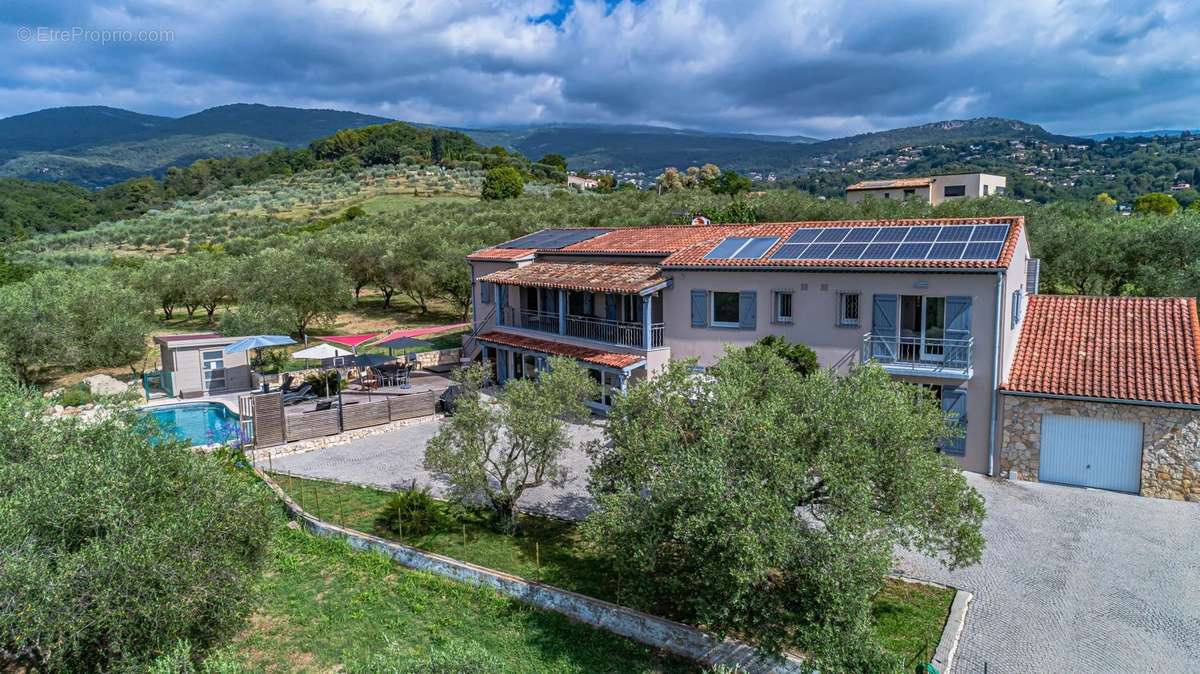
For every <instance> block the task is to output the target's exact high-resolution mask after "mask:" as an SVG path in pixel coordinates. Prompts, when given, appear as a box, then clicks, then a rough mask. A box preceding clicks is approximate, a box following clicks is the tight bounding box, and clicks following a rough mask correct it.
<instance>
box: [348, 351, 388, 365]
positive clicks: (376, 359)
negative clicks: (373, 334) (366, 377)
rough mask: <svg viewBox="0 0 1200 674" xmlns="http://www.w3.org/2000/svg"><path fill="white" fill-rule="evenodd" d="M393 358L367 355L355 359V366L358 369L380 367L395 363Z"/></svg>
mask: <svg viewBox="0 0 1200 674" xmlns="http://www.w3.org/2000/svg"><path fill="white" fill-rule="evenodd" d="M395 360H396V359H395V358H394V357H392V356H385V355H383V354H381V353H365V354H362V355H360V356H355V357H354V364H355V365H357V366H358V367H379V366H380V365H386V364H388V363H391V362H393V361H395Z"/></svg>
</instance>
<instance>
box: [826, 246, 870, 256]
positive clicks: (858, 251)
mask: <svg viewBox="0 0 1200 674" xmlns="http://www.w3.org/2000/svg"><path fill="white" fill-rule="evenodd" d="M866 250H867V244H865V243H843V244H842V245H840V246H838V247H837V250H835V251H833V255H830V258H832V259H834V260H857V259H858V258H860V257H862V254H863V252H864V251H866Z"/></svg>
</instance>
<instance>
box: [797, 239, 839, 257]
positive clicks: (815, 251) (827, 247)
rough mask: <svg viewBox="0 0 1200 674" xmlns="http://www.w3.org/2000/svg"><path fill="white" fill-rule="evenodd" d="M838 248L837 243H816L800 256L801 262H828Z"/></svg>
mask: <svg viewBox="0 0 1200 674" xmlns="http://www.w3.org/2000/svg"><path fill="white" fill-rule="evenodd" d="M835 248H837V244H835V243H814V244H811V245H809V247H808V248H807V249H805V251H804V252H803V253H801V254H800V259H801V260H827V259H829V256H830V255H832V254H833V251H834V249H835Z"/></svg>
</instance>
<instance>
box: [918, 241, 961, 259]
mask: <svg viewBox="0 0 1200 674" xmlns="http://www.w3.org/2000/svg"><path fill="white" fill-rule="evenodd" d="M966 247H967V244H965V243H960V242H938V243H935V244H933V248H930V249H929V255H928V256H926V259H929V260H957V259H959V258H960V257H962V254H963V249H964V248H966Z"/></svg>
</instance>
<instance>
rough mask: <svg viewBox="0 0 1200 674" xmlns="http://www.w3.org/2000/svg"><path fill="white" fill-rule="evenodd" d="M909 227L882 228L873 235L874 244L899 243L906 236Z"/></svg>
mask: <svg viewBox="0 0 1200 674" xmlns="http://www.w3.org/2000/svg"><path fill="white" fill-rule="evenodd" d="M909 229H910V228H909V227H884V228H883V229H880V230H879V234H877V235H875V243H899V242H901V241H903V240H904V237H906V236H908V230H909Z"/></svg>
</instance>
